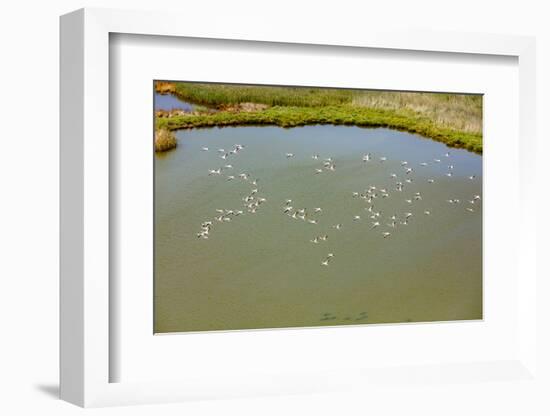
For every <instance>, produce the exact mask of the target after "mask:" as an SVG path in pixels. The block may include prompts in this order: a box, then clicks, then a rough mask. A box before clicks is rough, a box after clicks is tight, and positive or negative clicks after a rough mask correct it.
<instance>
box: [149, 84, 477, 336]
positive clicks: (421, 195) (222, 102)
mask: <svg viewBox="0 0 550 416" xmlns="http://www.w3.org/2000/svg"><path fill="white" fill-rule="evenodd" d="M153 93H154V109H152V110H153V116H154V122H155V131H154V175H155V177H154V332H155V333H178V332H197V331H221V330H222V331H227V330H245V329H273V328H296V327H320V326H339V325H366V324H382V323H384V324H389V323H406V322H434V321H460V320H479V319H482V318H483V313H482V283H483V276H482V199H483V194H482V183H483V178H482V152H483V142H482V127H483V121H482V103H483V97H482V95H473V94H454V93H453V94H450V93H428V92H405V91H403V92H400V91H375V90H359V89H339V88H317V87H292V86H263V85H237V84H216V83H192V82H181V81H170V80H156V81H154V91H153Z"/></svg>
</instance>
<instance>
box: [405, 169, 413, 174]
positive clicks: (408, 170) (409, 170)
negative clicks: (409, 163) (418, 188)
mask: <svg viewBox="0 0 550 416" xmlns="http://www.w3.org/2000/svg"><path fill="white" fill-rule="evenodd" d="M412 171H413V170H412V168H407V169H405V173H406V174H407V175H408V174H409V173H411V172H412Z"/></svg>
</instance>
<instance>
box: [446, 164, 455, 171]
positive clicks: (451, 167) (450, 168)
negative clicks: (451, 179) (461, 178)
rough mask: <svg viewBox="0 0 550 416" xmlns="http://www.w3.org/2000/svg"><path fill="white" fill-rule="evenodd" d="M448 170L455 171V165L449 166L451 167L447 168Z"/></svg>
mask: <svg viewBox="0 0 550 416" xmlns="http://www.w3.org/2000/svg"><path fill="white" fill-rule="evenodd" d="M447 168H448V169H449V170H453V169H454V168H455V167H454V166H453V165H449V166H447Z"/></svg>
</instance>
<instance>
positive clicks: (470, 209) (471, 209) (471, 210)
mask: <svg viewBox="0 0 550 416" xmlns="http://www.w3.org/2000/svg"><path fill="white" fill-rule="evenodd" d="M466 211H470V212H474V209H473V208H466Z"/></svg>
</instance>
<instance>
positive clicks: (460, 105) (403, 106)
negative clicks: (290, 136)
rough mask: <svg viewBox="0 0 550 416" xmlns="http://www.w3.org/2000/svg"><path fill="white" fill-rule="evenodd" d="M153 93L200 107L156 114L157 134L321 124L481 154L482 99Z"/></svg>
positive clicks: (231, 90)
mask: <svg viewBox="0 0 550 416" xmlns="http://www.w3.org/2000/svg"><path fill="white" fill-rule="evenodd" d="M155 92H157V93H160V94H163V95H164V94H170V95H173V96H175V97H177V98H178V99H180V100H182V101H185V102H188V103H192V104H195V105H198V106H200V107H202V108H199V109H197V110H196V111H193V112H185V111H181V110H172V111H166V110H159V111H156V112H155V129H156V130H162V129H165V130H170V131H174V130H183V129H192V128H208V127H230V126H232V127H238V126H267V125H271V126H278V127H283V128H292V127H301V126H307V125H323V124H324V125H335V126H338V125H352V126H357V127H370V128H378V127H383V128H390V129H394V130H399V131H406V132H409V133H413V134H418V135H420V136H423V137H425V138H428V139H432V140H435V141H438V142H440V143H444V144H446V145H447V146H449V147H454V148H461V149H466V150H468V151H471V152H474V153H477V154H482V153H483V133H482V128H481V126H482V124H481V123H482V114H481V111H482V110H481V101H480V98H476V97H471V96H470V97H468V96H466V95H461V94H439V93H408V92H373V91H367V90H365V91H363V90H346V89H324V88H316V87H312V88H307V87H267V86H247V85H229V84H228V85H218V84H201V83H186V82H173V81H156V82H155Z"/></svg>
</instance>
